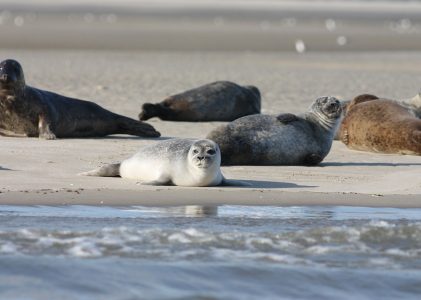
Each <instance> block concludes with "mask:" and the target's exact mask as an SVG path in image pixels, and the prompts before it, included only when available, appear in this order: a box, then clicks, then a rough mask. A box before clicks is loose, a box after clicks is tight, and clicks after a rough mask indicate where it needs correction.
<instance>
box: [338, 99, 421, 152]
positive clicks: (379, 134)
mask: <svg viewBox="0 0 421 300" xmlns="http://www.w3.org/2000/svg"><path fill="white" fill-rule="evenodd" d="M351 104H352V105H350V107H349V108H348V111H347V114H346V116H345V117H344V119H343V120H342V124H341V126H340V128H339V138H340V140H341V141H342V142H343V143H344V144H346V145H347V146H348V147H349V148H351V149H355V150H362V151H370V152H382V153H397V154H415V155H421V120H419V119H418V118H416V116H415V114H414V112H413V110H411V109H410V108H408V107H405V106H404V105H401V104H400V103H398V102H396V101H392V100H388V99H378V98H377V99H366V101H362V102H359V103H356V104H354V103H352V102H351Z"/></svg>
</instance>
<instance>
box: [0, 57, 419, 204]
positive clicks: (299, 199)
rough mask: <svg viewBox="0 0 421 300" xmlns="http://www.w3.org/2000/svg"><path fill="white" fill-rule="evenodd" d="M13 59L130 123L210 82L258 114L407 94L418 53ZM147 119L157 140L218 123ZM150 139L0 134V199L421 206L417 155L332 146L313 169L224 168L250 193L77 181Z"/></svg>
mask: <svg viewBox="0 0 421 300" xmlns="http://www.w3.org/2000/svg"><path fill="white" fill-rule="evenodd" d="M0 57H3V58H6V57H11V58H15V59H18V60H19V61H20V62H21V63H22V65H23V68H24V71H25V77H26V81H27V83H28V84H29V85H32V86H35V87H38V88H42V89H47V90H52V91H55V92H58V93H61V94H65V95H69V96H73V97H79V98H81V99H89V100H91V101H95V102H97V103H98V104H100V105H103V106H104V107H106V108H108V109H110V110H113V111H115V112H117V113H121V114H125V115H128V116H130V117H133V118H136V116H137V114H138V113H139V111H140V107H141V104H142V103H143V102H146V101H160V100H161V99H163V98H164V97H166V96H168V95H170V94H173V93H177V92H179V91H182V90H185V89H188V88H191V87H195V86H198V85H200V84H204V83H207V82H211V81H214V80H231V81H235V82H237V83H240V84H254V85H256V86H258V87H259V88H260V90H261V92H262V98H263V100H262V101H263V112H264V113H270V114H276V113H280V112H292V113H299V112H303V111H305V110H306V109H307V107H308V106H309V105H310V104H311V102H312V101H313V100H314V99H315V98H316V97H318V96H321V95H334V96H337V97H339V98H341V99H349V98H352V97H353V96H355V95H356V94H359V93H365V92H369V93H373V94H377V95H378V96H384V97H389V98H400V99H404V98H409V97H412V96H414V95H415V94H416V92H417V91H418V90H419V87H420V82H421V72H420V71H419V66H420V65H421V55H420V54H415V53H407V52H394V53H367V52H363V53H309V54H306V55H297V54H294V53H273V52H270V53H250V52H236V53H231V52H218V53H215V52H179V53H172V52H122V51H76V52H75V51H34V50H0ZM150 124H152V125H153V126H155V127H156V128H157V129H158V130H159V131H160V132H161V133H162V136H163V137H162V138H170V137H198V138H200V137H204V136H206V134H207V133H208V132H209V131H210V130H211V129H213V128H215V127H216V126H217V125H219V124H220V123H217V122H209V123H185V122H178V123H176V122H165V121H160V120H158V119H152V120H151V121H150ZM154 142H156V140H154V139H141V138H136V137H129V136H124V135H122V136H111V137H107V138H96V139H62V140H55V141H45V140H38V139H36V138H6V137H0V167H1V168H0V204H14V205H19V204H34V205H35V204H54V205H61V204H91V205H176V204H179V205H181V204H184V205H188V204H197V205H200V204H203V205H212V204H215V205H217V204H254V205H268V204H270V205H356V206H392V207H421V198H420V196H419V195H420V194H421V179H420V178H419V170H420V165H421V157H419V156H401V155H384V154H375V153H365V152H358V151H352V150H349V149H347V148H346V147H345V146H344V145H343V144H341V143H340V142H334V144H333V147H332V150H331V152H330V153H329V155H328V156H327V157H326V159H325V160H324V161H323V163H322V164H321V165H320V166H317V167H295V166H289V167H284V166H270V167H261V166H258V167H252V166H233V167H223V168H222V170H223V173H224V174H225V175H226V177H228V178H233V179H241V180H246V181H249V183H250V184H251V186H250V187H247V188H243V187H242V188H239V187H211V188H183V187H153V186H142V185H139V184H138V183H136V182H135V181H131V180H125V179H120V178H101V177H83V176H78V175H77V174H78V173H80V172H83V171H87V170H90V169H93V168H95V167H97V166H99V165H101V164H104V163H110V162H116V161H120V160H121V159H124V158H126V157H128V156H130V155H132V154H133V153H134V152H135V151H136V150H137V149H138V148H139V147H141V146H143V145H147V144H151V143H154Z"/></svg>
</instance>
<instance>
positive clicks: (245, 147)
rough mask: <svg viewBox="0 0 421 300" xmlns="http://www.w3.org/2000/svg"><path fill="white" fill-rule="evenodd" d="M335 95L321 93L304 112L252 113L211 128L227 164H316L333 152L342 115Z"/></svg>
mask: <svg viewBox="0 0 421 300" xmlns="http://www.w3.org/2000/svg"><path fill="white" fill-rule="evenodd" d="M341 111H342V108H341V104H340V102H339V101H338V99H336V98H334V97H320V98H318V99H316V100H315V101H314V103H313V104H312V105H311V106H310V108H309V109H308V111H307V112H306V113H304V114H303V115H294V114H281V115H279V116H277V117H276V116H270V115H252V116H246V117H242V118H240V119H237V120H235V121H233V122H231V123H228V124H226V125H222V126H219V127H218V128H216V129H215V130H213V131H211V132H210V133H209V134H208V136H207V138H208V139H212V140H214V141H215V142H216V143H218V144H219V146H220V148H221V154H222V164H225V165H316V164H318V163H320V162H321V161H322V160H323V159H324V157H325V156H326V155H327V154H328V153H329V151H330V148H331V146H332V140H333V135H334V132H335V130H336V127H337V125H338V122H339V119H340V116H341Z"/></svg>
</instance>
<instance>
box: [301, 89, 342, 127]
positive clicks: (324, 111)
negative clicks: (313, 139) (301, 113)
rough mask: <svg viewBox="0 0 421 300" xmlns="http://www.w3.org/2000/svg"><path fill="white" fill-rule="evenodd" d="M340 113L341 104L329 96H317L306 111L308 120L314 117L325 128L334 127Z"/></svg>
mask: <svg viewBox="0 0 421 300" xmlns="http://www.w3.org/2000/svg"><path fill="white" fill-rule="evenodd" d="M341 114H342V105H341V103H340V101H339V100H338V99H336V98H335V97H329V96H324V97H320V98H317V99H316V101H314V102H313V104H312V105H311V106H310V108H309V110H308V112H307V113H306V115H307V117H308V118H309V119H310V120H311V119H314V120H315V121H317V123H319V124H320V126H322V127H323V128H324V129H326V130H331V129H332V128H334V127H336V125H337V123H338V118H339V117H340V116H341Z"/></svg>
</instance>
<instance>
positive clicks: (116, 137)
mask: <svg viewBox="0 0 421 300" xmlns="http://www.w3.org/2000/svg"><path fill="white" fill-rule="evenodd" d="M174 138H175V137H172V136H160V137H142V136H130V135H107V136H103V137H94V138H90V139H94V140H151V141H164V140H170V139H174ZM66 139H68V138H66Z"/></svg>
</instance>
